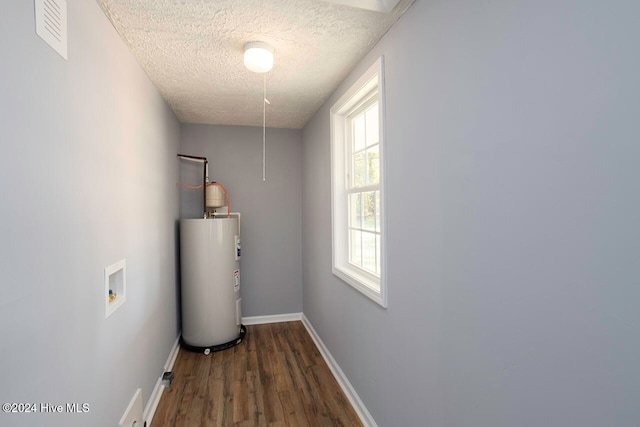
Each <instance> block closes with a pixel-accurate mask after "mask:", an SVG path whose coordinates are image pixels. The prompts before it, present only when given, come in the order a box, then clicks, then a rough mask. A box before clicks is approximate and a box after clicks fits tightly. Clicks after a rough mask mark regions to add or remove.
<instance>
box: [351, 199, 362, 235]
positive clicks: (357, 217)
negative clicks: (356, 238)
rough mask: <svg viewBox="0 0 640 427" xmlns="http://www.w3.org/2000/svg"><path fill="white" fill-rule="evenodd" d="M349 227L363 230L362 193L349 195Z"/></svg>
mask: <svg viewBox="0 0 640 427" xmlns="http://www.w3.org/2000/svg"><path fill="white" fill-rule="evenodd" d="M348 226H349V227H357V228H362V193H355V194H349V224H348Z"/></svg>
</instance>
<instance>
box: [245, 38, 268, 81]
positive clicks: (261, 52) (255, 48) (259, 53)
mask: <svg viewBox="0 0 640 427" xmlns="http://www.w3.org/2000/svg"><path fill="white" fill-rule="evenodd" d="M244 66H245V67H247V68H248V69H249V70H251V71H253V72H254V73H266V72H267V71H270V70H271V69H272V68H273V47H271V46H270V45H269V44H267V43H264V42H249V43H247V44H245V45H244Z"/></svg>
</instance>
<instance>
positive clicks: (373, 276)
mask: <svg viewBox="0 0 640 427" xmlns="http://www.w3.org/2000/svg"><path fill="white" fill-rule="evenodd" d="M383 130H384V90H383V59H382V58H380V59H378V61H376V63H375V64H373V66H372V67H371V68H369V70H367V71H366V72H365V73H364V75H363V76H362V77H360V79H359V80H358V81H357V82H356V83H355V84H354V85H353V86H352V87H351V88H350V89H349V90H348V91H347V92H346V93H345V94H344V95H343V96H342V98H340V100H338V102H337V103H336V104H335V105H334V106H333V107H332V108H331V157H332V159H331V167H332V199H331V200H332V229H333V230H332V232H333V273H334V274H335V275H336V276H338V277H339V278H340V279H342V280H343V281H345V282H346V283H348V284H350V285H351V286H353V287H354V288H356V289H357V290H358V291H360V292H362V293H363V294H364V295H366V296H368V297H369V298H371V299H373V300H374V301H376V302H377V303H378V304H380V305H382V306H383V307H386V306H387V298H386V288H385V283H384V262H385V257H384V252H385V251H384V248H385V246H384V243H385V236H384V208H383V206H384V167H383V165H384V154H383V153H384V131H383Z"/></svg>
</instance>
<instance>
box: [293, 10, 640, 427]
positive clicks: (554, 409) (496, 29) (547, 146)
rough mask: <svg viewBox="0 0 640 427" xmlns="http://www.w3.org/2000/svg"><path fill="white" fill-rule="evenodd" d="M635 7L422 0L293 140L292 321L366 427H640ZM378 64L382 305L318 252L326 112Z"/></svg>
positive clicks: (326, 177)
mask: <svg viewBox="0 0 640 427" xmlns="http://www.w3.org/2000/svg"><path fill="white" fill-rule="evenodd" d="M639 14H640V3H638V2H634V1H622V0H620V1H612V2H601V1H593V0H589V1H569V0H553V1H549V0H543V1H540V0H521V1H499V0H487V1H482V2H478V1H473V0H459V1H450V0H447V1H424V0H417V1H416V3H415V4H414V5H413V6H412V7H411V8H410V9H409V11H408V12H407V14H406V15H405V16H404V17H402V18H401V19H400V21H398V22H397V23H396V25H395V26H394V27H393V28H392V29H391V31H389V32H388V33H387V34H386V36H385V37H384V38H383V39H382V41H381V42H380V43H379V44H378V45H377V46H376V47H375V48H374V50H373V51H372V52H371V53H370V54H368V55H367V56H366V57H365V58H364V60H363V61H362V62H361V63H360V64H359V65H358V67H357V68H356V70H355V71H354V72H353V73H352V74H351V76H350V77H349V78H348V79H347V80H346V81H345V82H344V83H343V84H342V86H341V87H340V88H339V90H337V91H336V93H334V94H333V96H332V98H331V99H330V100H329V101H328V102H327V104H326V105H324V106H323V107H322V108H321V109H320V110H319V111H318V113H317V114H316V115H315V116H314V118H313V119H312V120H311V121H310V123H309V124H308V125H307V126H306V127H305V129H304V130H303V144H304V149H303V171H304V185H303V265H304V269H303V283H304V313H305V314H306V316H307V317H308V318H309V319H310V321H311V322H312V324H313V325H314V327H315V328H316V330H317V331H318V332H319V334H320V336H321V337H322V339H323V340H324V342H325V343H326V344H327V346H328V348H329V350H330V351H331V352H332V354H333V356H334V357H335V358H336V360H337V362H338V363H339V365H340V366H341V367H342V369H343V370H344V372H345V373H346V375H347V376H348V378H349V380H350V381H351V383H352V384H353V385H354V387H355V389H356V390H357V392H358V393H359V395H360V397H361V398H362V399H363V401H364V403H365V405H366V406H367V407H368V409H369V410H370V411H371V413H372V414H373V416H374V417H375V419H376V421H377V423H378V425H380V426H392V425H398V426H399V425H402V426H417V425H428V426H434V427H435V426H454V427H465V426H469V427H472V426H473V427H478V426H487V427H488V426H493V427H498V426H504V427H513V426H519V427H539V426H581V427H587V426H593V427H596V426H605V425H610V426H614V425H615V426H618V427H622V426H629V427H630V426H637V425H640V406H639V405H638V401H640V369H639V368H638V360H640V340H639V339H638V330H639V329H640V315H639V314H638V313H640V311H639V310H638V307H637V305H638V301H639V300H640V286H638V285H639V279H638V269H637V264H638V254H639V253H640V232H639V230H640V227H638V218H640V198H639V194H640V179H639V176H638V163H639V161H640V144H638V141H639V139H640V138H639V137H640V131H639V128H638V117H640V101H639V100H640V83H639V82H640V80H639V79H638V69H639V68H640V57H639V56H638V54H637V52H638V40H640V26H638V25H637V16H638V15H639ZM382 54H384V55H385V61H386V85H387V87H386V94H387V125H388V127H387V160H388V163H387V166H388V167H387V170H386V173H387V196H388V198H387V201H388V204H387V212H388V215H387V221H388V222H387V227H388V228H387V230H388V270H387V271H388V287H389V308H388V309H387V310H384V309H381V308H380V307H379V306H377V305H376V304H374V303H372V302H371V301H369V300H367V299H366V298H364V297H363V296H361V295H360V294H358V293H356V292H355V291H353V290H352V289H351V288H350V287H349V286H347V285H345V284H344V283H342V282H341V281H340V280H338V279H337V278H335V277H334V276H332V274H331V258H330V254H331V237H330V236H331V233H330V230H331V229H330V224H331V221H330V136H329V108H330V106H331V105H332V104H333V103H334V102H335V101H336V100H337V99H338V97H339V96H340V95H341V94H342V93H344V91H345V90H346V89H347V88H348V87H349V85H350V84H351V83H353V82H354V81H355V80H356V79H357V77H358V76H359V75H360V74H361V73H362V72H363V71H364V70H366V69H367V67H368V66H369V65H370V64H371V63H373V61H374V60H375V59H376V58H377V57H378V56H379V55H382Z"/></svg>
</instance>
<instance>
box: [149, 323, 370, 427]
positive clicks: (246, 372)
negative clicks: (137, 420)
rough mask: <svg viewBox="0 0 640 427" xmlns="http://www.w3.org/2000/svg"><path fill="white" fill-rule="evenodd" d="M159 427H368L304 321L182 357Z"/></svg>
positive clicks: (256, 329)
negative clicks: (221, 347)
mask: <svg viewBox="0 0 640 427" xmlns="http://www.w3.org/2000/svg"><path fill="white" fill-rule="evenodd" d="M173 373H174V380H173V383H172V384H171V386H170V387H168V388H165V389H164V391H163V393H162V398H161V399H160V403H159V405H158V408H157V410H156V413H155V415H154V417H153V421H152V424H153V426H152V427H163V426H164V427H174V426H176V427H182V426H184V427H194V426H349V427H350V426H362V423H361V422H360V420H359V418H358V416H357V415H356V413H355V411H354V410H353V408H352V407H351V404H350V403H349V401H348V400H347V398H346V396H345V395H344V393H343V392H342V389H341V388H340V386H339V385H338V383H337V382H336V380H335V378H334V377H333V375H332V374H331V371H330V370H329V367H328V366H327V365H326V363H325V361H324V359H323V358H322V356H321V354H320V352H319V351H318V349H317V347H316V346H315V344H314V342H313V340H312V339H311V336H309V334H308V333H307V330H306V329H305V327H304V325H303V324H302V322H300V321H296V322H284V323H270V324H265V325H252V326H247V335H246V337H245V340H244V342H243V343H241V344H240V345H238V346H235V347H233V348H230V349H227V350H223V351H220V352H216V353H212V354H210V355H208V356H205V355H204V354H202V353H193V352H189V351H186V350H184V349H180V353H179V354H178V357H177V359H176V363H175V365H174V367H173Z"/></svg>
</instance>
